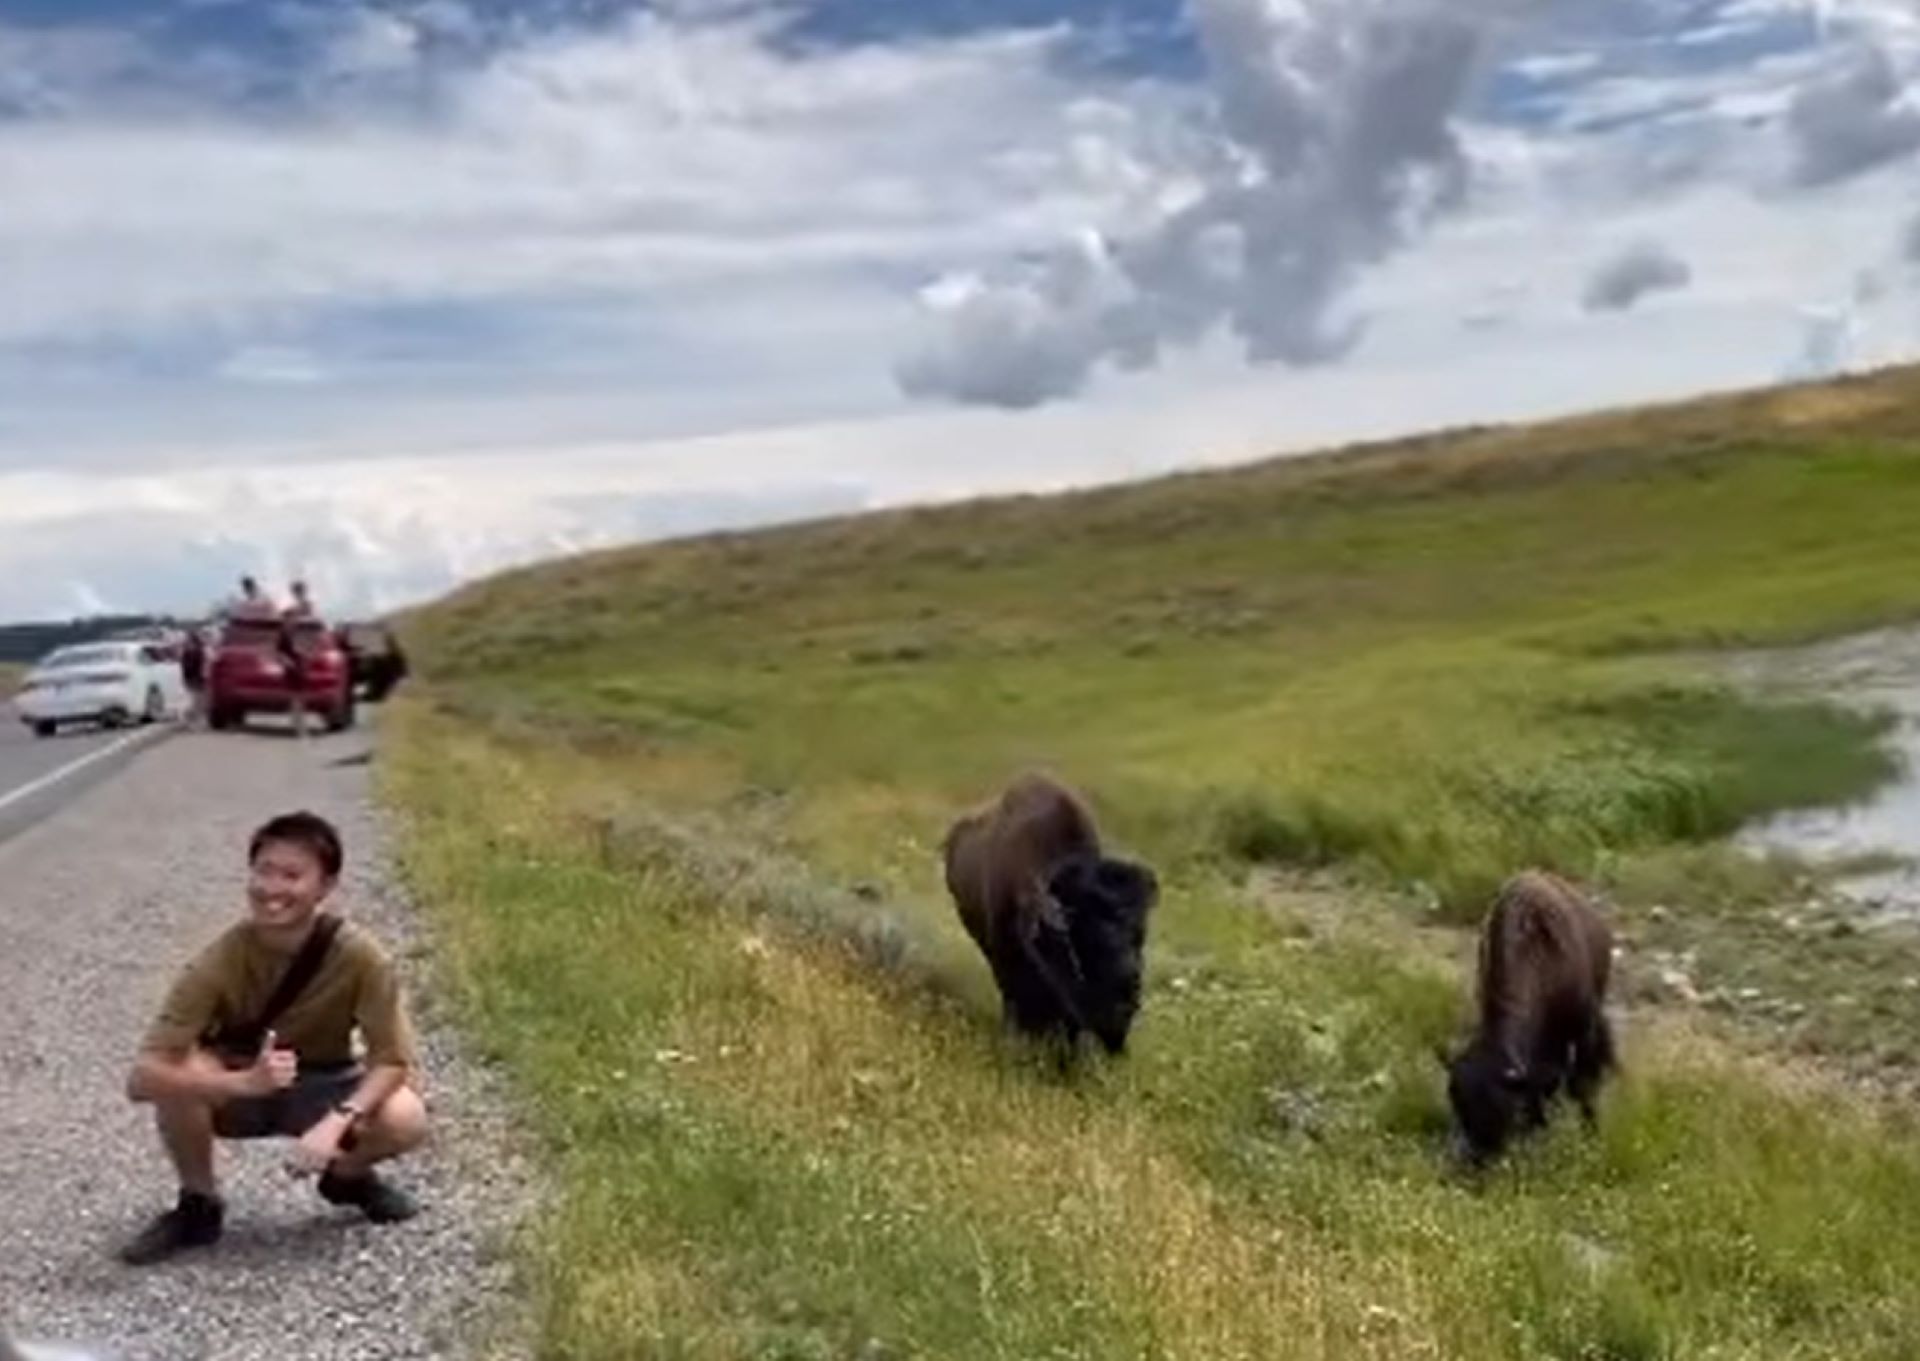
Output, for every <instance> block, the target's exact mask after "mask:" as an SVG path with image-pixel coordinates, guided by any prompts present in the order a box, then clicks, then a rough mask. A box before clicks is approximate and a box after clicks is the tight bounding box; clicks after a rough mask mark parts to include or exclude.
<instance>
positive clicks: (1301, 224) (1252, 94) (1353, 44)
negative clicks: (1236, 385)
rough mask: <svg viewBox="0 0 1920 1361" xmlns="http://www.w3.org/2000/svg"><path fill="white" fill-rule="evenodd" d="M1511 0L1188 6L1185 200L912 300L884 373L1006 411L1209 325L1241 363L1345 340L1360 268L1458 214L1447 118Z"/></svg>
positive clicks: (1143, 358)
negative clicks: (924, 306)
mask: <svg viewBox="0 0 1920 1361" xmlns="http://www.w3.org/2000/svg"><path fill="white" fill-rule="evenodd" d="M1530 8H1535V7H1533V6H1530V5H1527V4H1524V3H1516V0H1457V2H1456V3H1452V4H1448V5H1440V4H1438V3H1432V2H1431V0H1192V4H1191V13H1192V16H1193V20H1194V25H1195V28H1196V30H1197V32H1198V35H1199V39H1200V45H1201V48H1202V50H1203V52H1204V53H1205V56H1206V59H1207V67H1208V84H1209V88H1210V91H1211V94H1212V96H1213V99H1214V102H1215V115H1216V119H1217V127H1218V131H1219V135H1220V138H1221V141H1220V143H1219V144H1218V145H1217V146H1216V147H1215V148H1214V149H1213V154H1212V156H1211V158H1210V162H1209V163H1208V164H1206V165H1205V166H1201V167H1194V168H1193V169H1192V170H1191V171H1190V172H1189V174H1190V178H1191V179H1192V180H1193V181H1194V183H1195V185H1196V188H1195V190H1194V192H1193V193H1191V194H1190V195H1189V196H1188V197H1187V198H1186V199H1185V201H1183V202H1179V203H1178V204H1177V205H1176V206H1172V207H1170V208H1169V209H1167V210H1166V211H1164V212H1162V213H1160V214H1159V215H1157V216H1156V217H1155V218H1154V219H1153V220H1151V221H1149V222H1147V223H1145V224H1144V225H1142V226H1141V227H1139V228H1138V229H1136V230H1133V231H1130V232H1123V233H1121V232H1117V233H1113V234H1112V235H1111V237H1110V238H1109V239H1107V240H1104V241H1101V242H1099V243H1098V244H1096V245H1092V246H1090V245H1089V244H1088V243H1087V238H1086V237H1085V236H1084V235H1082V236H1081V237H1080V238H1079V239H1078V240H1076V241H1075V242H1074V243H1073V244H1072V245H1070V246H1067V247H1063V248H1061V249H1059V250H1056V251H1055V252H1054V253H1052V254H1051V255H1050V256H1049V257H1048V258H1045V259H1043V260H1041V261H1040V262H1038V263H1037V264H1034V265H1032V266H1030V267H1028V268H1027V269H1026V270H1024V271H1022V272H1020V273H1018V274H1015V275H1014V276H1013V277H1011V278H1009V279H1007V280H1005V281H1004V282H998V283H995V284H988V285H984V286H974V287H970V288H966V289H949V290H946V291H945V292H944V293H943V294H938V295H934V296H932V297H931V298H930V299H929V309H930V316H929V325H928V334H926V335H925V336H924V338H923V339H922V340H921V341H920V342H919V344H918V346H917V347H916V348H915V349H914V350H913V351H912V352H910V353H909V354H908V355H907V356H906V357H905V358H904V359H903V360H902V361H901V363H900V365H899V373H900V378H901V382H902V384H903V386H904V387H905V388H906V389H907V390H908V391H909V392H911V393H914V394H916V395H939V394H944V395H949V396H953V397H957V398H959V399H960V400H964V401H980V402H989V403H999V404H1003V405H1008V406H1014V407H1021V406H1028V405H1032V404H1033V403H1035V402H1038V401H1042V400H1048V399H1052V398H1059V397H1065V396H1070V395H1072V394H1073V393H1075V392H1078V391H1079V390H1080V389H1081V388H1082V387H1083V386H1084V385H1085V383H1086V381H1087V379H1088V377H1089V375H1090V374H1091V373H1092V372H1093V371H1094V370H1095V368H1096V367H1097V366H1098V365H1100V364H1102V363H1105V362H1109V361H1111V362H1115V363H1118V364H1120V365H1121V366H1122V367H1128V368H1140V367H1144V366H1146V365H1150V364H1152V363H1153V362H1155V360H1156V359H1157V358H1158V356H1159V353H1160V351H1161V349H1162V347H1163V346H1165V345H1167V344H1173V345H1183V344H1191V343H1192V342H1193V341H1194V340H1195V339H1196V338H1197V337H1198V336H1200V335H1202V334H1204V333H1205V332H1206V331H1207V330H1208V329H1210V328H1211V327H1212V326H1213V325H1214V324H1215V323H1216V322H1219V321H1221V320H1225V321H1226V322H1227V323H1228V324H1229V325H1230V326H1231V327H1232V328H1233V330H1234V332H1235V333H1236V334H1237V335H1238V336H1239V337H1240V339H1241V340H1242V342H1243V344H1244V346H1245V350H1246V353H1247V356H1248V357H1249V358H1250V359H1252V360H1255V361H1270V360H1281V361H1284V362H1286V363H1289V364H1292V365H1311V364H1317V363H1324V362H1326V361H1329V360H1333V359H1337V358H1339V357H1341V356H1343V355H1344V354H1346V353H1347V352H1348V351H1349V350H1350V349H1351V348H1352V347H1353V345H1354V343H1355V342H1356V341H1357V340H1358V339H1359V336H1360V334H1361V329H1362V323H1361V321H1360V319H1358V318H1356V317H1353V316H1350V315H1341V314H1339V313H1338V311H1337V308H1338V305H1339V303H1340V301H1341V300H1342V297H1343V296H1344V294H1345V293H1346V292H1347V290H1348V289H1349V288H1350V286H1351V285H1352V283H1353V282H1354V280H1355V278H1356V276H1357V275H1358V273H1359V272H1360V271H1361V270H1363V269H1364V268H1366V267H1367V266H1369V265H1372V264H1374V263H1376V262H1378V261H1379V260H1381V259H1383V258H1384V257H1386V256H1387V255H1389V254H1391V253H1392V252H1394V251H1395V250H1398V249H1401V248H1402V247H1404V246H1405V245H1406V244H1407V243H1408V242H1409V241H1410V240H1411V239H1412V238H1413V237H1414V236H1415V235H1416V234H1417V233H1418V231H1419V230H1420V228H1421V227H1422V226H1423V225H1424V224H1425V223H1426V222H1428V221H1429V220H1431V218H1432V217H1433V216H1434V215H1436V214H1437V213H1440V212H1443V211H1445V210H1446V209H1448V208H1450V207H1453V206H1456V205H1457V204H1458V203H1459V202H1460V200H1461V198H1462V196H1463V194H1464V192H1465V188H1466V183H1467V174H1468V169H1467V162H1466V158H1465V156H1464V154H1463V151H1462V148H1461V144H1460V141H1459V138H1458V135H1457V133H1456V129H1455V127H1454V119H1455V117H1456V115H1457V114H1458V113H1459V112H1460V109H1461V106H1462V104H1463V102H1464V101H1465V100H1466V98H1467V96H1468V95H1469V93H1470V92H1471V89H1472V84H1473V80H1474V77H1475V76H1476V75H1477V74H1478V72H1479V69H1480V66H1481V63H1482V62H1483V61H1484V60H1485V59H1486V56H1487V53H1488V50H1489V48H1490V47H1491V46H1492V45H1493V44H1494V43H1495V42H1496V41H1497V40H1498V38H1499V37H1500V36H1501V34H1502V33H1503V32H1504V30H1505V28H1506V26H1507V25H1508V24H1509V23H1510V22H1511V21H1512V20H1514V19H1515V18H1516V17H1517V16H1519V15H1520V14H1522V13H1523V12H1524V11H1526V10H1528V9H1530Z"/></svg>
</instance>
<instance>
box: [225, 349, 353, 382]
mask: <svg viewBox="0 0 1920 1361" xmlns="http://www.w3.org/2000/svg"><path fill="white" fill-rule="evenodd" d="M220 376H221V377H223V378H231V379H232V380H233V381H235V382H237V383H265V384H272V385H278V384H306V383H319V382H324V381H325V380H326V377H327V375H326V371H325V370H324V369H323V368H321V366H320V365H319V363H318V362H317V361H316V360H315V359H314V357H313V356H312V355H310V354H308V353H307V352H306V351H304V350H300V349H296V348H293V347H290V346H283V345H249V346H247V347H246V348H244V349H240V350H236V351H235V352H234V353H233V354H231V355H229V356H227V358H226V360H225V362H223V363H222V364H221V365H220Z"/></svg>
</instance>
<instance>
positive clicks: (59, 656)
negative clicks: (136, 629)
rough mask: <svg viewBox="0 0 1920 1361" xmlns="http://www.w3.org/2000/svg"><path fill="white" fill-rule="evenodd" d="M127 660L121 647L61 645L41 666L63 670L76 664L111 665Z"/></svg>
mask: <svg viewBox="0 0 1920 1361" xmlns="http://www.w3.org/2000/svg"><path fill="white" fill-rule="evenodd" d="M126 660H127V650H126V649H125V648H123V647H63V648H61V649H60V650H59V651H57V652H55V653H53V654H52V655H51V656H49V657H48V658H47V660H46V661H44V662H42V663H41V666H42V667H43V668H44V669H45V670H48V671H65V670H69V669H71V668H73V667H76V666H111V665H112V664H113V663H115V662H124V661H126Z"/></svg>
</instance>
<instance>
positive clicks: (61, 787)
mask: <svg viewBox="0 0 1920 1361" xmlns="http://www.w3.org/2000/svg"><path fill="white" fill-rule="evenodd" d="M171 731H172V729H171V726H170V725H155V726H154V727H151V728H132V729H124V730H121V731H118V732H111V731H100V730H96V729H93V728H70V729H67V730H66V731H64V732H62V733H61V734H60V735H59V736H57V737H36V736H34V735H33V733H32V731H31V730H29V729H28V728H27V726H26V725H25V724H23V723H21V722H20V717H19V715H18V714H17V713H15V712H14V708H13V705H11V704H5V703H0V841H5V840H6V839H7V838H9V837H11V836H14V835H16V834H18V833H19V832H21V831H23V830H24V829H25V828H27V827H28V826H30V825H32V824H33V823H35V822H38V821H39V820H40V819H41V818H43V817H45V816H47V814H49V813H51V812H53V811H55V810H56V809H59V808H62V807H65V806H66V805H67V804H68V803H71V802H72V801H73V800H74V799H76V798H78V797H79V796H80V795H81V794H83V793H85V792H86V791H87V790H89V789H91V788H93V787H94V786H96V785H98V784H99V783H101V782H102V781H104V780H106V779H108V778H109V777H111V776H112V775H113V774H114V773H115V772H116V771H119V770H121V769H122V768H124V767H125V766H126V764H127V762H128V761H130V760H132V759H133V757H134V756H135V754H136V753H138V752H140V751H142V750H144V749H145V748H146V747H148V746H149V745H151V744H152V743H154V742H158V741H161V740H163V739H165V738H166V737H167V736H168V735H169V733H170V732H171Z"/></svg>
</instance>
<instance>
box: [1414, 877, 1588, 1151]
mask: <svg viewBox="0 0 1920 1361" xmlns="http://www.w3.org/2000/svg"><path fill="white" fill-rule="evenodd" d="M1612 964H1613V933H1612V931H1611V930H1610V929H1609V928H1608V926H1607V923H1606V919H1605V918H1603V917H1602V916H1601V915H1600V913H1599V911H1598V910H1597V909H1596V908H1595V907H1594V906H1593V904H1592V903H1590V902H1589V901H1588V900H1587V899H1586V898H1585V897H1584V896H1583V895H1582V894H1581V893H1580V892H1579V890H1577V889H1575V888H1574V887H1573V886H1572V885H1571V884H1569V883H1567V882H1566V881H1565V880H1564V879H1561V878H1559V877H1558V876H1556V875H1552V874H1547V873H1544V872H1541V871H1528V872H1526V873H1522V874H1518V875H1515V876H1514V877H1513V878H1511V879H1509V880H1508V881H1507V882H1506V883H1505V884H1504V885H1502V886H1501V889H1500V892H1499V894H1498V895H1497V896H1496V897H1495V899H1494V903H1493V907H1492V909H1491V911H1489V912H1488V914H1487V920H1486V924H1485V926H1484V928H1483V929H1482V932H1481V937H1480V979H1479V1003H1480V1022H1479V1027H1478V1029H1477V1030H1476V1032H1475V1034H1474V1036H1473V1039H1472V1040H1471V1041H1470V1042H1469V1043H1468V1044H1467V1046H1466V1048H1465V1049H1464V1050H1462V1051H1461V1052H1460V1053H1459V1054H1458V1055H1457V1056H1456V1057H1454V1058H1453V1059H1452V1061H1451V1062H1450V1063H1449V1064H1448V1083H1447V1088H1448V1091H1447V1095H1448V1098H1449V1100H1450V1101H1451V1102H1452V1105H1453V1114H1454V1119H1455V1120H1456V1122H1457V1128H1456V1131H1455V1150H1456V1152H1457V1153H1459V1154H1461V1155H1462V1156H1464V1157H1465V1158H1466V1159H1467V1160H1468V1161H1470V1162H1472V1163H1474V1164H1476V1165H1479V1164H1484V1163H1486V1162H1488V1161H1490V1160H1491V1159H1493V1158H1495V1157H1497V1156H1499V1154H1500V1153H1501V1151H1502V1150H1503V1149H1505V1147H1506V1146H1507V1143H1508V1141H1509V1140H1510V1139H1511V1138H1512V1137H1513V1135H1514V1134H1515V1132H1516V1131H1527V1130H1533V1129H1538V1128H1539V1127H1541V1126H1542V1125H1544V1124H1545V1123H1546V1120H1547V1113H1548V1107H1549V1103H1550V1102H1552V1100H1553V1099H1554V1098H1555V1097H1556V1096H1557V1095H1558V1094H1559V1093H1560V1091H1561V1089H1562V1088H1563V1087H1564V1088H1565V1089H1566V1091H1567V1093H1568V1094H1569V1095H1571V1096H1572V1098H1573V1099H1574V1101H1575V1102H1576V1103H1577V1104H1578V1106H1579V1108H1580V1113H1581V1115H1582V1116H1583V1117H1585V1119H1586V1122H1587V1124H1588V1126H1589V1127H1591V1126H1592V1125H1593V1123H1594V1108H1593V1100H1594V1095H1595V1093H1596V1092H1597V1091H1598V1089H1599V1086H1600V1083H1601V1081H1602V1079H1604V1078H1605V1077H1606V1076H1607V1074H1608V1073H1609V1072H1611V1071H1612V1070H1613V1069H1614V1067H1615V1066H1616V1060H1615V1057H1614V1047H1613V1032H1612V1029H1611V1028H1610V1027H1609V1026H1608V1024H1607V1017H1606V1012H1605V1010H1604V1006H1605V1002H1606V995H1607V979H1608V975H1609V973H1610V971H1611V968H1612Z"/></svg>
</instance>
